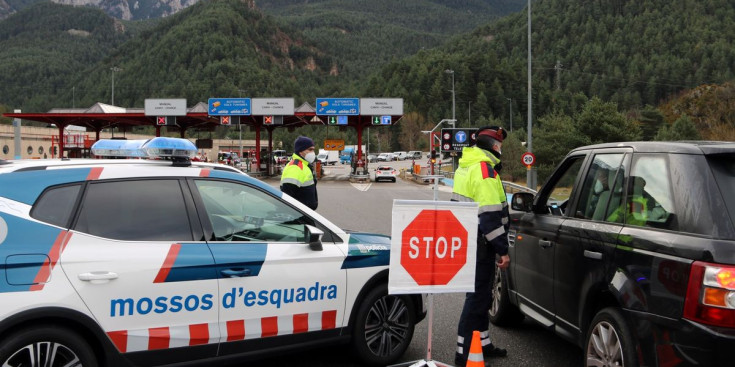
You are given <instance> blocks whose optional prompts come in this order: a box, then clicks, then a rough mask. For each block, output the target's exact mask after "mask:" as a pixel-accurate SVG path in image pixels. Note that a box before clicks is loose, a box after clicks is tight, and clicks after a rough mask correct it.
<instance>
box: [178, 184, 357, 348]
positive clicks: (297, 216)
mask: <svg viewBox="0 0 735 367" xmlns="http://www.w3.org/2000/svg"><path fill="white" fill-rule="evenodd" d="M192 191H198V193H199V197H197V196H196V195H195V200H197V204H198V207H201V208H204V209H205V210H206V215H202V218H203V219H202V221H203V223H202V224H203V226H204V232H205V235H206V236H207V238H209V239H210V241H209V243H210V248H211V250H212V254H213V255H214V258H215V262H216V263H217V270H218V273H219V278H220V280H219V283H220V284H219V287H220V294H221V301H222V302H221V304H220V333H221V338H222V341H223V342H232V343H224V344H223V345H221V347H220V355H224V354H232V353H246V352H249V351H252V350H255V349H257V350H263V349H267V348H271V347H277V346H282V345H284V344H290V343H292V342H299V341H304V340H314V339H315V338H320V337H325V338H328V337H332V336H336V335H338V334H339V332H340V330H339V328H340V327H341V326H342V319H343V315H344V307H345V295H346V289H345V283H346V273H345V271H344V270H343V269H342V263H343V262H344V259H345V254H344V252H343V251H342V250H341V249H340V248H339V247H338V246H336V245H334V244H333V243H324V245H323V247H322V249H321V250H316V249H313V248H311V247H310V246H309V243H308V239H307V235H308V230H309V225H318V224H317V223H315V222H314V220H313V219H312V218H310V217H308V216H307V215H305V214H304V213H303V212H301V211H299V210H297V209H296V208H295V207H293V206H292V205H290V204H289V203H287V202H285V201H283V200H282V199H281V198H280V197H278V196H277V193H275V192H268V191H266V190H264V189H261V188H258V187H255V186H250V185H246V184H244V183H240V182H233V181H221V180H211V179H196V180H194V183H193V186H192ZM199 200H201V204H200V201H199ZM199 212H200V213H202V212H203V210H200V211H199ZM205 222H206V223H205ZM252 341H254V342H255V343H253V342H252Z"/></svg>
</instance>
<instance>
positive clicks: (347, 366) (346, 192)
mask: <svg viewBox="0 0 735 367" xmlns="http://www.w3.org/2000/svg"><path fill="white" fill-rule="evenodd" d="M391 164H393V165H395V166H396V167H397V168H399V169H400V168H407V167H408V166H409V165H410V162H393V163H391ZM325 174H326V175H325V177H324V179H322V180H321V181H319V183H318V192H319V208H318V209H317V211H318V212H319V213H320V214H322V215H323V216H325V217H326V218H328V219H329V220H331V221H332V222H333V223H335V224H337V225H338V226H340V227H342V228H344V229H351V230H358V231H364V232H375V233H381V234H386V235H390V232H391V209H392V205H393V200H394V199H408V200H433V198H434V191H433V189H432V188H433V185H424V184H417V183H414V182H413V181H410V180H402V179H398V182H396V183H391V182H381V183H374V182H369V183H350V182H348V181H346V180H344V178H345V177H344V175H346V174H347V166H342V167H340V166H339V165H338V166H335V167H328V168H327V169H326V171H325ZM265 181H266V182H267V183H269V184H271V185H273V186H276V187H277V186H278V184H279V183H278V180H277V179H266V180H265ZM438 188H439V190H438V191H439V192H438V196H439V200H449V196H450V194H451V189H450V188H449V187H446V186H442V185H440V186H439V187H438ZM463 302H464V294H463V293H452V294H437V295H435V296H434V322H433V337H432V352H431V357H432V359H433V360H435V361H440V362H445V363H448V364H453V361H454V351H455V348H456V340H457V336H456V335H457V334H456V330H457V322H458V320H459V314H460V312H461V310H462V305H463ZM490 334H491V338H492V339H493V343H495V344H496V345H498V346H500V347H503V348H506V349H508V356H507V357H505V358H499V359H492V360H490V361H489V362H490V363H489V365H491V366H577V365H581V364H582V351H581V350H580V349H579V348H578V347H576V346H575V345H573V344H570V343H568V342H566V341H564V340H562V339H560V338H559V337H557V336H555V335H554V334H553V333H551V332H549V331H547V330H545V329H543V328H541V327H540V326H538V325H537V324H535V323H534V322H532V321H528V320H526V321H524V322H523V323H522V324H521V325H519V326H517V327H512V328H498V327H495V326H493V325H491V327H490ZM427 345H428V322H427V320H424V321H422V322H421V323H419V324H418V325H417V327H416V331H415V334H414V337H413V341H412V343H411V346H410V347H409V349H408V351H407V352H406V354H405V355H404V356H403V358H401V360H400V362H409V361H416V360H421V359H426V357H427ZM249 366H313V367H317V366H318V367H336V366H340V367H352V366H360V364H358V363H357V362H356V361H355V358H354V357H353V356H352V355H351V354H350V351H349V348H348V347H347V346H339V347H336V348H335V347H331V348H320V349H314V350H309V351H305V352H298V353H293V354H289V355H285V356H282V357H278V358H270V359H264V360H261V361H259V362H257V363H255V364H249Z"/></svg>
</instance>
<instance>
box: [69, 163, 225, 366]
mask: <svg viewBox="0 0 735 367" xmlns="http://www.w3.org/2000/svg"><path fill="white" fill-rule="evenodd" d="M158 169H159V170H160V168H158ZM98 174H100V175H101V178H109V177H110V176H116V175H117V174H120V175H122V176H124V175H125V172H122V171H116V168H105V169H104V171H102V172H101V173H99V172H98ZM184 183H185V182H184V181H180V180H177V179H171V178H168V179H133V180H96V181H89V182H88V183H87V185H86V188H85V189H84V190H85V192H84V194H83V196H82V200H81V203H80V207H79V210H78V216H77V218H76V220H75V221H74V223H73V224H72V231H71V232H70V237H69V242H68V244H67V246H66V249H65V250H64V253H63V256H62V258H61V261H60V263H61V266H62V268H63V269H64V272H65V273H66V276H67V277H68V279H69V280H70V282H71V283H72V285H73V286H74V288H75V289H76V290H77V292H78V293H79V295H80V296H81V297H82V299H83V301H84V302H85V304H86V305H87V307H88V308H89V310H90V311H91V313H92V314H93V315H94V317H95V319H96V320H97V322H98V323H99V324H100V325H101V326H102V328H103V329H104V331H105V332H106V333H107V335H108V336H109V337H110V339H111V341H112V342H113V343H114V344H115V346H116V347H117V349H118V350H119V351H120V352H122V353H128V354H127V356H128V358H131V359H133V360H134V361H136V362H138V363H140V364H143V365H145V364H150V361H151V360H152V359H151V358H152V354H157V355H159V357H160V358H162V359H163V360H166V361H168V362H169V363H174V362H181V361H185V360H191V359H192V358H203V357H211V356H214V355H215V354H216V348H217V341H218V339H219V329H218V327H217V321H218V315H217V313H218V308H219V295H218V293H217V279H216V277H215V276H214V274H215V273H214V268H213V265H214V260H213V258H212V255H211V253H210V252H209V248H208V247H207V245H206V242H204V241H196V240H201V239H202V234H201V233H202V232H201V226H200V225H199V224H198V221H197V219H196V213H195V212H194V205H193V201H192V199H191V194H190V193H188V188H187V187H186V185H185V184H184ZM190 218H191V220H190ZM190 346H192V347H193V348H191V349H190V353H181V352H180V350H181V349H176V348H178V347H190ZM152 351H155V352H152ZM131 352H141V353H131ZM136 357H137V358H136Z"/></svg>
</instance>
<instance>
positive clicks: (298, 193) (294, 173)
mask: <svg viewBox="0 0 735 367" xmlns="http://www.w3.org/2000/svg"><path fill="white" fill-rule="evenodd" d="M293 151H294V153H293V155H292V156H291V161H290V162H288V164H286V167H285V168H284V169H283V174H281V191H283V192H284V193H286V194H289V195H291V196H293V197H294V198H295V199H296V200H298V201H300V202H301V203H302V204H304V205H306V206H308V207H309V208H311V209H313V210H316V208H317V206H319V197H318V196H317V193H316V178H315V177H314V173H313V172H312V171H311V167H310V166H309V165H310V164H311V163H313V162H314V159H315V158H316V154H315V153H314V141H313V140H311V139H310V138H307V137H305V136H299V137H298V138H296V140H295V141H294V150H293Z"/></svg>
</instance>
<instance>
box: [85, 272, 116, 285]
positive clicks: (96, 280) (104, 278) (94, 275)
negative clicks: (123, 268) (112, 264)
mask: <svg viewBox="0 0 735 367" xmlns="http://www.w3.org/2000/svg"><path fill="white" fill-rule="evenodd" d="M77 277H78V278H79V280H82V281H85V282H91V283H92V284H102V283H107V282H109V281H111V280H113V279H117V273H113V272H111V271H92V272H89V273H82V274H79V275H77Z"/></svg>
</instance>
